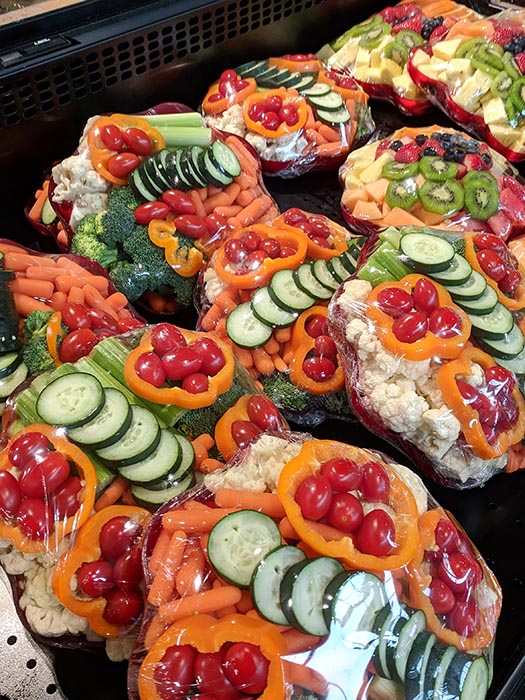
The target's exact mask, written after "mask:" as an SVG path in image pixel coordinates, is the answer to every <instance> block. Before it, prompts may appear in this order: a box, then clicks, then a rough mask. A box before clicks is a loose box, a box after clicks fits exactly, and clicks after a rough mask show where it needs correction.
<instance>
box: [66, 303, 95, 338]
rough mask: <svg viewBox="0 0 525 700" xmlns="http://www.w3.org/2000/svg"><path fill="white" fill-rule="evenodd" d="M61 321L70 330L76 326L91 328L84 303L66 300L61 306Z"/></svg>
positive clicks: (73, 329)
mask: <svg viewBox="0 0 525 700" xmlns="http://www.w3.org/2000/svg"><path fill="white" fill-rule="evenodd" d="M61 314H62V321H63V322H64V323H65V325H66V326H67V328H68V329H69V330H70V331H76V330H77V329H78V328H91V316H90V315H89V311H88V310H87V309H86V307H85V306H84V304H77V303H74V302H70V301H69V302H66V303H65V304H64V306H63V307H62V311H61Z"/></svg>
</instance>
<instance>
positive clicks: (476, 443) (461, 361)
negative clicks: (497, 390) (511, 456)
mask: <svg viewBox="0 0 525 700" xmlns="http://www.w3.org/2000/svg"><path fill="white" fill-rule="evenodd" d="M474 363H475V364H477V365H480V367H481V368H482V369H483V370H486V369H488V368H489V367H495V366H496V362H494V360H493V359H492V357H491V356H490V355H487V353H485V352H483V350H480V349H479V348H474V347H471V346H470V347H467V348H465V349H464V350H463V352H462V353H461V354H460V355H459V356H458V357H457V358H456V359H455V360H451V361H450V362H447V363H446V364H444V365H443V366H442V367H440V368H439V370H438V373H437V380H438V384H439V387H440V389H441V392H442V394H443V398H444V400H445V403H446V404H447V406H448V407H449V408H450V410H451V411H452V413H453V414H454V415H455V416H456V418H457V419H458V421H459V422H460V424H461V430H462V432H463V435H464V437H465V440H466V441H467V443H468V444H469V445H470V447H471V449H472V452H473V453H474V454H475V455H477V456H478V457H481V459H493V458H496V457H501V455H504V454H505V453H506V452H507V450H508V449H509V447H510V446H511V445H515V444H517V443H519V442H521V440H522V439H523V437H524V435H525V400H524V399H523V395H522V393H521V391H520V389H519V387H518V385H517V384H516V385H515V386H514V388H513V390H512V393H511V395H512V397H513V399H514V401H515V402H516V405H517V416H516V420H515V422H514V424H513V425H512V426H511V427H510V428H508V430H501V431H498V432H497V433H496V435H495V439H494V440H493V441H491V442H489V440H488V439H487V436H486V435H485V432H484V431H483V426H482V423H481V420H480V416H479V413H478V411H477V410H476V409H475V408H473V407H472V406H471V405H469V404H468V403H467V401H466V400H465V399H464V398H463V396H462V394H461V392H460V390H459V387H458V383H457V380H458V378H462V377H468V376H470V375H471V374H472V371H473V364H474ZM496 398H497V394H496ZM492 427H494V426H492Z"/></svg>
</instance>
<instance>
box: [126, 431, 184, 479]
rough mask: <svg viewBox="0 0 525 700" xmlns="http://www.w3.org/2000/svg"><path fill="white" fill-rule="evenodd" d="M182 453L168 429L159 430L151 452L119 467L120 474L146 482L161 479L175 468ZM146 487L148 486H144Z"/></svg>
mask: <svg viewBox="0 0 525 700" xmlns="http://www.w3.org/2000/svg"><path fill="white" fill-rule="evenodd" d="M181 459H182V454H181V449H180V445H179V442H178V440H177V438H176V437H175V435H174V434H173V433H172V432H171V431H170V430H168V429H166V428H163V429H162V430H161V436H160V441H159V444H158V445H157V447H156V448H155V449H154V450H153V452H152V453H151V454H150V455H148V456H147V457H145V458H144V459H142V460H140V462H135V463H134V464H132V465H131V466H129V467H122V468H121V469H119V472H120V475H121V476H123V477H124V478H126V479H129V481H132V482H134V483H139V484H145V485H146V484H147V483H148V482H151V481H156V480H157V479H162V478H164V477H166V476H167V475H168V473H169V472H171V471H174V470H176V469H177V468H178V467H179V465H180V462H181ZM146 488H148V487H147V486H146Z"/></svg>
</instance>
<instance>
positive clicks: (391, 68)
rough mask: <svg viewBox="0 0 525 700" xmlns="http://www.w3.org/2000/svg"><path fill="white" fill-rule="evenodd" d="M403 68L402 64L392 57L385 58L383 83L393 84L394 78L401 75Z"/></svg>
mask: <svg viewBox="0 0 525 700" xmlns="http://www.w3.org/2000/svg"><path fill="white" fill-rule="evenodd" d="M402 72H403V69H402V68H401V66H400V65H399V64H398V63H396V62H395V61H392V60H391V59H390V58H384V59H383V63H382V64H381V80H380V82H381V83H385V84H386V85H391V84H392V81H393V79H394V78H396V77H397V76H399V75H401V73H402Z"/></svg>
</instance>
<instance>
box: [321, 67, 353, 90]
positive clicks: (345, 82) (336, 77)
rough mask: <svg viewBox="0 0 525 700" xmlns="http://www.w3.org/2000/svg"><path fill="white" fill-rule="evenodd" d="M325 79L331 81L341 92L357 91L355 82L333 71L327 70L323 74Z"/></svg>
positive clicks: (347, 76)
mask: <svg viewBox="0 0 525 700" xmlns="http://www.w3.org/2000/svg"><path fill="white" fill-rule="evenodd" d="M325 77H327V78H329V79H330V80H333V81H334V83H335V84H336V85H337V87H340V88H342V89H343V90H358V89H359V85H358V83H356V81H355V80H354V79H353V78H351V77H350V76H349V75H345V74H344V73H339V72H338V71H335V70H328V71H326V72H325Z"/></svg>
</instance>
